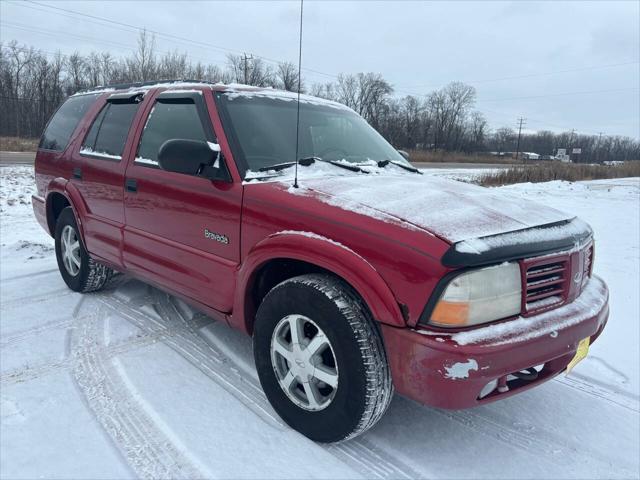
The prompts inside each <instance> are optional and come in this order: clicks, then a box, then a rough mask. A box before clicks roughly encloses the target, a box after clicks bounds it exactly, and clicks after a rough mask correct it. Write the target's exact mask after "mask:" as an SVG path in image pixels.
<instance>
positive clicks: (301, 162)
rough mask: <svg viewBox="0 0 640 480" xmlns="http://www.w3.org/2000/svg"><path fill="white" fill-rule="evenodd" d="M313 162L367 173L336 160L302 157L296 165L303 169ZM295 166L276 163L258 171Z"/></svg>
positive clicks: (290, 163) (287, 163)
mask: <svg viewBox="0 0 640 480" xmlns="http://www.w3.org/2000/svg"><path fill="white" fill-rule="evenodd" d="M315 162H322V163H329V164H331V165H335V166H336V167H341V168H344V169H346V170H350V171H352V172H362V173H369V172H367V171H366V170H363V169H361V168H360V167H358V166H357V165H349V164H347V163H342V162H339V161H337V160H325V159H324V158H320V157H304V158H301V159H300V160H298V164H299V165H302V166H303V167H308V166H309V165H312V164H313V163H315ZM295 164H296V162H284V163H276V164H275V165H269V166H266V167H260V168H259V169H258V171H259V172H267V171H269V170H275V171H278V170H284V169H285V168H289V167H293V166H294V165H295Z"/></svg>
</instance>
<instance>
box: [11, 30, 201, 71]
mask: <svg viewBox="0 0 640 480" xmlns="http://www.w3.org/2000/svg"><path fill="white" fill-rule="evenodd" d="M0 24H3V25H5V26H7V27H9V28H15V29H18V30H23V31H27V32H31V33H39V34H42V35H48V36H52V37H58V36H60V35H65V36H68V37H71V38H77V39H80V40H90V41H91V42H93V43H97V44H99V45H100V44H101V45H105V46H108V47H114V46H115V47H118V48H122V49H127V50H128V49H131V50H135V49H136V48H137V47H136V46H133V45H129V44H124V43H120V42H113V41H109V40H101V39H96V38H94V37H89V36H87V35H78V34H75V33H71V32H60V31H57V30H49V29H45V28H41V27H33V26H31V25H25V24H20V23H15V22H7V21H5V20H2V21H0ZM3 47H5V48H6V46H3ZM42 51H46V50H42ZM175 52H176V51H170V50H158V53H160V54H167V55H172V54H174V53H175ZM180 55H182V54H180ZM184 55H185V56H186V57H187V58H190V59H191V60H197V61H199V62H211V59H204V58H202V57H194V56H192V55H188V54H186V53H185V54H184ZM66 56H69V55H66Z"/></svg>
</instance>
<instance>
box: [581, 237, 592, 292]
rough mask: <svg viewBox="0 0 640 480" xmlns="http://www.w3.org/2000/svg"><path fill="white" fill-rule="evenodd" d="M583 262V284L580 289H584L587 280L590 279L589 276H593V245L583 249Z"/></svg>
mask: <svg viewBox="0 0 640 480" xmlns="http://www.w3.org/2000/svg"><path fill="white" fill-rule="evenodd" d="M583 252H584V253H583V255H584V257H583V263H582V285H581V286H580V290H582V289H583V288H584V287H585V285H586V284H587V282H588V281H589V277H590V276H591V266H592V264H593V245H591V246H589V247H588V248H586V249H584V250H583Z"/></svg>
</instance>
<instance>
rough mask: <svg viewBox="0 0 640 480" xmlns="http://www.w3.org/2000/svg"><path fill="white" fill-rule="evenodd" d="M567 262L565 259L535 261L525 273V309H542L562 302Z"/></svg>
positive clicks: (529, 310)
mask: <svg viewBox="0 0 640 480" xmlns="http://www.w3.org/2000/svg"><path fill="white" fill-rule="evenodd" d="M567 269H568V264H567V261H566V260H560V261H557V260H556V259H553V260H550V261H549V262H542V263H536V264H535V265H531V266H529V267H528V268H527V270H526V273H525V279H524V280H525V285H524V290H525V297H524V303H525V310H526V311H527V312H531V311H533V310H536V311H537V310H542V309H546V308H549V307H551V306H553V305H555V304H558V303H562V302H563V301H564V297H565V283H566V276H567V273H568V272H567Z"/></svg>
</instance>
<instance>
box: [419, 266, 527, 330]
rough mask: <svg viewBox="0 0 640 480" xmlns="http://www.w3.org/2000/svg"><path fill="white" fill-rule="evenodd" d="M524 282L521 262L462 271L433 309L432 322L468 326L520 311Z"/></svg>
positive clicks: (448, 325) (442, 325)
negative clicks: (521, 275)
mask: <svg viewBox="0 0 640 480" xmlns="http://www.w3.org/2000/svg"><path fill="white" fill-rule="evenodd" d="M521 301H522V282H521V279H520V265H518V264H517V263H503V264H502V265H497V266H495V267H487V268H482V269H479V270H473V271H470V272H466V273H462V274H460V275H458V276H457V277H455V278H454V279H453V280H452V281H451V282H450V283H449V284H448V285H447V287H446V288H445V290H444V293H443V294H442V296H441V297H440V300H439V301H438V303H437V304H436V306H435V308H434V309H433V312H432V313H431V321H430V323H431V324H433V325H437V326H440V327H468V326H471V325H477V324H479V323H485V322H491V321H493V320H499V319H501V318H505V317H510V316H512V315H517V314H518V313H520V307H521Z"/></svg>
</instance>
